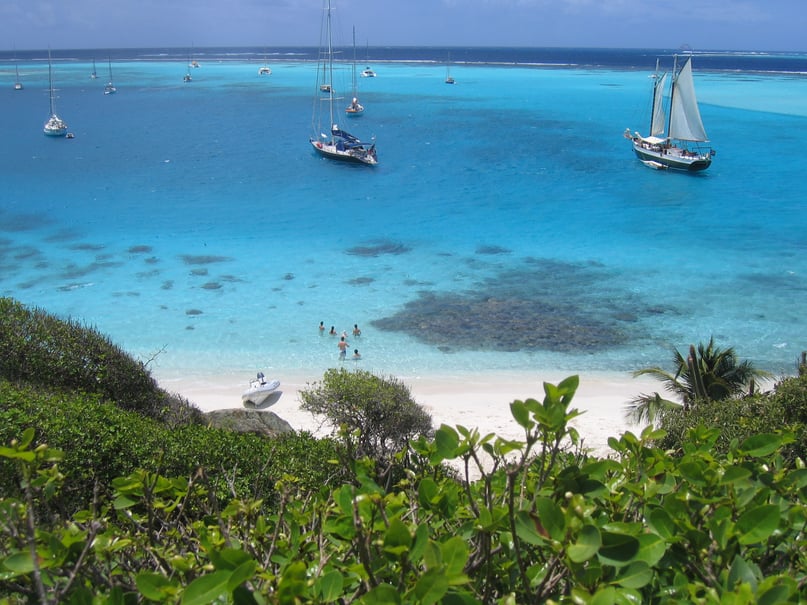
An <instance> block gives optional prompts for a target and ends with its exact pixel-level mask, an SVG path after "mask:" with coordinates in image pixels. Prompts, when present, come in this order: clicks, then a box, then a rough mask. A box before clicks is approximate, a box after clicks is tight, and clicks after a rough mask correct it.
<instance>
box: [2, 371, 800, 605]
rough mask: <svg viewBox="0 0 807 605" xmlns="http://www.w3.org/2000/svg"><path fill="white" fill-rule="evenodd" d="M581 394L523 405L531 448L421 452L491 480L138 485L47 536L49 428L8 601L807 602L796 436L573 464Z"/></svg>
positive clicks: (37, 457)
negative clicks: (272, 495) (305, 488)
mask: <svg viewBox="0 0 807 605" xmlns="http://www.w3.org/2000/svg"><path fill="white" fill-rule="evenodd" d="M576 389H577V379H576V377H572V378H569V379H567V380H565V381H563V382H561V383H560V384H558V385H551V384H545V385H544V391H545V397H544V399H543V401H537V400H533V399H528V400H526V401H515V402H513V403H512V404H511V411H512V414H513V418H514V420H515V421H516V422H517V423H518V425H519V426H520V427H522V428H523V430H524V438H523V440H510V439H508V440H505V439H501V438H499V437H496V436H495V435H484V436H482V435H480V434H479V433H478V431H476V430H475V429H467V428H464V427H448V426H445V425H444V426H441V427H440V428H439V429H438V430H437V431H436V432H435V434H434V438H433V439H427V438H425V437H423V438H420V439H417V440H415V441H414V442H412V444H411V447H412V449H413V451H414V453H415V454H416V455H417V456H419V457H420V458H421V459H422V460H428V461H430V462H431V463H432V464H434V465H440V464H441V463H443V462H445V461H449V460H465V461H468V462H469V463H472V464H477V463H479V461H480V460H481V457H482V454H483V453H484V454H486V455H488V456H489V457H490V458H491V461H492V465H493V470H491V469H489V468H488V467H487V466H486V465H482V464H480V465H479V471H480V473H481V479H480V480H479V481H476V482H473V483H467V484H462V483H458V482H456V481H454V480H452V479H450V478H446V477H444V476H441V475H440V474H436V473H430V472H426V471H425V470H424V472H419V473H411V474H410V475H409V476H408V477H407V479H406V480H404V481H401V482H400V483H399V484H397V485H395V486H394V488H393V489H390V490H383V489H381V488H380V487H379V486H378V485H377V484H376V483H375V482H374V481H373V480H372V479H371V478H370V477H369V475H368V473H362V472H358V473H356V475H355V476H354V477H353V480H352V481H351V482H350V483H345V484H342V485H338V486H336V487H335V488H333V489H329V490H327V491H326V490H322V491H320V492H319V493H318V494H314V495H311V494H309V497H301V495H302V494H301V493H300V491H299V490H298V489H297V487H296V483H295V480H294V478H293V477H290V476H289V477H285V478H284V479H283V480H281V481H280V482H279V484H278V494H279V501H278V504H277V506H276V507H275V508H274V509H273V510H271V511H268V512H267V510H266V508H265V507H264V506H262V504H261V502H260V500H244V499H240V498H233V499H231V500H229V501H228V502H226V503H222V504H219V503H218V502H217V501H216V500H215V499H214V498H213V497H212V494H211V491H210V490H209V489H208V488H207V486H206V484H205V482H204V480H203V479H204V477H200V476H191V477H188V478H171V477H166V476H160V475H157V474H154V473H150V472H147V471H140V470H138V471H134V472H133V473H130V474H129V475H126V476H122V477H119V478H116V479H114V480H113V481H112V484H111V486H110V487H111V489H112V490H113V492H114V493H113V499H111V500H108V501H105V502H101V503H100V505H99V506H98V507H96V508H95V509H93V510H87V511H82V512H80V513H78V514H76V515H75V516H74V517H73V519H70V520H66V521H64V522H56V523H54V524H53V525H52V526H50V527H45V526H42V525H39V526H37V527H32V526H31V525H30V524H28V523H27V521H28V519H29V518H31V517H30V515H31V514H32V511H33V505H34V503H37V502H46V501H48V500H49V499H50V498H52V497H53V494H54V492H55V490H56V489H57V488H58V486H59V484H60V482H61V481H62V479H61V477H60V475H59V473H58V464H59V462H60V460H61V458H62V453H61V452H59V451H57V450H55V449H54V448H52V447H49V446H48V445H45V444H42V443H37V442H36V441H35V440H34V431H33V430H32V429H29V430H27V431H25V432H23V433H22V434H21V435H20V437H19V438H18V439H17V440H15V441H13V442H10V443H9V444H8V446H7V447H0V458H4V459H6V460H8V461H10V462H11V464H12V466H13V468H14V472H15V476H16V477H17V479H18V481H19V484H20V485H21V491H22V495H23V497H22V498H19V499H13V498H5V499H2V500H0V512H2V514H3V517H2V518H3V519H4V523H3V524H0V594H4V595H7V596H6V600H7V602H8V603H10V604H17V603H27V602H40V603H51V602H72V603H79V602H114V603H125V602H143V601H144V600H149V601H154V602H163V603H182V604H189V603H225V602H226V603H365V604H382V603H383V604H387V603H389V604H394V603H413V604H433V603H446V604H448V603H462V604H468V605H472V604H481V603H485V604H488V603H501V604H503V605H506V604H511V603H524V604H538V603H563V604H571V603H578V604H590V605H596V604H599V603H659V604H662V603H665V604H666V603H700V604H714V605H718V604H724V603H733V604H738V605H750V604H752V603H760V604H766V603H798V602H800V601H801V598H802V596H803V595H804V593H805V589H807V538H806V537H805V535H804V527H805V525H807V507H805V505H804V501H805V499H807V469H805V468H803V465H801V466H798V467H796V468H794V467H792V466H787V465H786V464H785V463H784V461H783V459H782V457H781V456H780V455H779V454H778V453H777V452H778V449H779V448H780V447H781V445H783V444H785V443H786V442H787V441H788V440H789V439H790V436H788V435H777V434H761V435H756V436H754V437H751V438H749V439H746V440H744V441H743V442H741V443H735V444H733V445H732V446H730V452H729V454H728V455H727V456H726V457H718V456H715V455H714V454H713V447H714V442H715V440H716V439H717V436H718V431H717V430H716V429H705V428H697V429H694V430H691V431H690V432H689V433H688V435H687V439H686V446H685V449H684V452H683V455H682V456H681V457H680V458H674V457H670V456H668V455H667V453H666V452H665V451H663V450H661V449H658V448H656V447H654V446H653V444H654V443H656V442H658V441H659V439H661V438H662V437H663V435H662V434H661V433H660V432H658V431H655V430H654V429H652V428H647V429H645V431H643V433H642V434H641V435H639V436H636V435H633V434H632V433H625V434H624V435H623V436H622V437H621V438H618V439H617V438H612V439H611V440H610V445H611V447H612V448H613V450H614V452H615V458H613V459H598V458H588V459H580V460H578V461H577V462H576V463H574V464H571V465H569V464H568V462H569V459H568V458H567V457H565V456H563V455H562V454H563V450H562V448H561V444H562V443H565V442H566V441H567V440H568V439H569V438H571V440H572V441H573V442H574V441H575V440H576V435H575V434H574V433H573V432H572V431H571V429H570V428H569V421H570V420H571V419H573V418H574V417H575V416H576V415H577V414H578V412H577V411H576V410H574V409H572V408H570V404H571V402H572V399H573V396H574V394H575V392H576ZM536 454H538V455H539V458H540V459H541V463H540V464H535V461H536V457H535V456H536ZM367 465H372V461H369V460H365V461H359V462H358V467H359V468H367ZM189 511H192V512H193V513H194V514H193V515H191V516H190V517H189V515H188V512H189ZM32 553H33V554H32ZM49 599H50V600H49Z"/></svg>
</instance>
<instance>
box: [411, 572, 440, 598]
mask: <svg viewBox="0 0 807 605" xmlns="http://www.w3.org/2000/svg"><path fill="white" fill-rule="evenodd" d="M413 592H414V593H415V595H416V596H417V597H418V602H419V603H423V605H432V604H433V603H437V602H439V601H440V600H441V599H442V598H443V597H444V596H445V594H446V592H448V578H446V574H444V573H443V572H442V570H439V569H430V570H428V571H427V572H426V573H425V574H423V575H422V576H420V578H418V581H417V582H416V583H415V588H414V591H413Z"/></svg>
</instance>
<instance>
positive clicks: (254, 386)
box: [241, 372, 280, 406]
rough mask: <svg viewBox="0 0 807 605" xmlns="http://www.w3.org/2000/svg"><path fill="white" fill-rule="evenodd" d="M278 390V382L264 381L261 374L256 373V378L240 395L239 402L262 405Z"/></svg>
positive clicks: (264, 378)
mask: <svg viewBox="0 0 807 605" xmlns="http://www.w3.org/2000/svg"><path fill="white" fill-rule="evenodd" d="M278 388H280V381H279V380H266V377H265V376H264V375H263V372H258V377H257V378H256V379H255V380H252V381H251V382H250V383H249V388H248V389H247V390H246V391H244V393H243V394H242V395H241V401H242V402H243V403H244V404H251V405H255V406H259V405H263V404H264V403H265V402H266V400H267V399H269V397H271V396H272V394H273V393H276V392H277V389H278ZM275 401H276V400H275ZM272 403H274V402H272ZM270 405H271V404H270Z"/></svg>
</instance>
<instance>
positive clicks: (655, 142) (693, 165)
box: [625, 55, 715, 172]
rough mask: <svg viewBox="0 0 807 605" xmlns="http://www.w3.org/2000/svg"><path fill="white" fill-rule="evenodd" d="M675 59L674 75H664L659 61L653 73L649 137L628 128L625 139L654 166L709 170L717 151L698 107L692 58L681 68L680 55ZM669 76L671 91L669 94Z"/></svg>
mask: <svg viewBox="0 0 807 605" xmlns="http://www.w3.org/2000/svg"><path fill="white" fill-rule="evenodd" d="M673 61H674V62H673V71H672V74H667V73H663V74H660V73H659V69H658V62H657V63H656V72H655V74H654V75H653V76H652V77H653V102H652V105H651V117H650V132H649V134H648V136H646V137H644V136H641V135H640V134H639V133H638V132H634V133H633V134H631V132H630V128H627V129H625V138H627V139H630V140H631V141H632V143H633V151H634V152H635V153H636V156H637V157H638V158H639V159H640V160H641V161H642V162H643V163H644V164H645V165H646V166H649V167H651V168H656V169H660V168H662V169H663V168H673V169H676V170H687V171H691V172H694V171H699V170H706V169H707V168H708V167H709V166H710V165H711V163H712V157H713V156H714V155H715V152H714V150H713V149H712V148H711V146H709V145H708V143H709V138H708V137H707V136H706V130H705V129H704V127H703V121H702V120H701V115H700V111H699V110H698V101H697V99H696V97H695V83H694V80H693V78H692V57H691V56H687V57H686V58H685V59H684V61H683V65H682V66H681V68H680V69H679V68H678V55H675V56H674V59H673ZM668 79H669V80H670V92H669V95H665V86H666V84H667V81H668ZM665 102H666V103H667V105H666V108H665ZM665 109H666V110H665Z"/></svg>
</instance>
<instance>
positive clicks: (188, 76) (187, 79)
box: [182, 54, 193, 84]
mask: <svg viewBox="0 0 807 605" xmlns="http://www.w3.org/2000/svg"><path fill="white" fill-rule="evenodd" d="M190 66H191V55H190V54H189V55H188V68H190ZM182 81H183V82H185V83H186V84H187V83H188V82H193V78H192V77H191V70H190V69H187V70H185V76H184V77H183V78H182Z"/></svg>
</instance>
